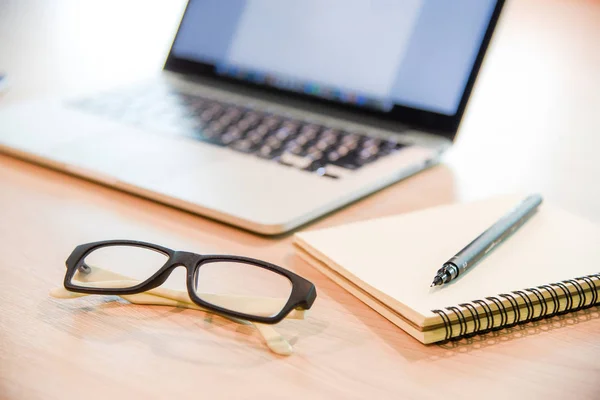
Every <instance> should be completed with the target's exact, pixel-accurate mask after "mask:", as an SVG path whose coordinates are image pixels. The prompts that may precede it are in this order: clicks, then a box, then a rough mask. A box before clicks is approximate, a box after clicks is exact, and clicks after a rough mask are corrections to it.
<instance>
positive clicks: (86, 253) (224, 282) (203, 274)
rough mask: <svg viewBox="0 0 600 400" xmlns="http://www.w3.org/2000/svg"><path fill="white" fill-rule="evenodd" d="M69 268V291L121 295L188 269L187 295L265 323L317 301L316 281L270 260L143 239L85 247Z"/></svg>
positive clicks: (72, 258) (217, 309)
mask: <svg viewBox="0 0 600 400" xmlns="http://www.w3.org/2000/svg"><path fill="white" fill-rule="evenodd" d="M66 264H67V272H66V274H65V280H64V287H65V289H67V290H68V291H71V292H76V293H85V294H103V295H117V296H123V295H134V294H139V293H142V292H148V291H150V290H152V289H155V288H157V287H158V286H161V285H162V284H164V283H165V282H166V281H167V279H169V277H170V276H171V274H172V273H173V272H174V271H175V270H176V269H177V268H178V267H184V268H185V272H186V273H185V277H184V278H183V279H184V280H185V282H186V288H187V294H188V296H189V299H190V300H191V301H192V302H193V303H194V304H196V305H198V306H199V307H201V308H203V309H206V310H209V311H213V312H216V313H218V314H222V315H224V316H227V317H232V318H237V319H242V320H248V321H252V322H258V323H263V324H275V323H277V322H279V321H281V320H282V319H283V318H285V317H286V316H287V315H288V314H290V313H292V312H293V311H294V310H308V309H309V308H310V307H311V306H312V304H313V302H314V301H315V299H316V297H317V292H316V289H315V286H314V285H313V284H312V283H311V282H309V281H307V280H306V279H304V278H302V277H301V276H299V275H296V274H294V273H293V272H291V271H288V270H286V269H284V268H281V267H278V266H276V265H273V264H270V263H268V262H265V261H260V260H256V259H252V258H247V257H238V256H229V255H200V254H195V253H190V252H185V251H174V250H171V249H168V248H165V247H162V246H158V245H155V244H151V243H145V242H138V241H130V240H111V241H102V242H94V243H87V244H82V245H79V246H77V247H76V248H75V249H74V250H73V252H72V253H71V255H70V256H69V258H68V259H67V262H66ZM117 278H119V279H117ZM120 278H123V279H120Z"/></svg>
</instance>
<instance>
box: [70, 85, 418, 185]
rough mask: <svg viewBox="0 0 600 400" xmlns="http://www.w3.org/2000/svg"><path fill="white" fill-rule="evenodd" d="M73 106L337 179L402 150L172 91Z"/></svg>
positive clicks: (119, 94) (90, 100)
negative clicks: (347, 172)
mask: <svg viewBox="0 0 600 400" xmlns="http://www.w3.org/2000/svg"><path fill="white" fill-rule="evenodd" d="M73 105H75V106H76V107H77V108H79V109H83V110H85V111H88V112H92V113H94V114H100V115H103V116H106V117H109V118H111V119H117V120H120V121H122V122H126V123H129V124H133V125H138V126H143V127H147V128H155V129H156V128H164V130H165V131H168V132H172V133H175V134H178V135H185V136H188V137H191V138H193V139H196V140H199V141H202V142H206V143H210V144H213V145H215V146H220V147H227V148H229V149H231V150H233V151H237V152H241V153H246V154H248V155H253V156H256V157H260V158H262V159H266V160H272V161H273V162H277V163H280V164H283V165H287V166H290V167H295V168H299V169H302V170H305V171H309V172H311V173H315V174H317V175H320V176H324V177H329V178H339V177H341V176H343V175H344V173H345V172H346V171H352V170H357V169H359V168H361V167H363V166H365V165H367V164H369V163H372V162H374V161H376V160H378V159H380V158H382V157H385V156H387V155H389V154H391V153H394V152H396V151H398V150H400V149H402V148H403V147H405V146H406V144H401V143H398V142H396V141H393V140H386V139H381V138H376V137H371V136H368V135H365V134H362V133H359V132H350V131H345V130H340V129H335V128H332V127H328V126H325V125H322V124H317V123H313V122H310V121H303V120H300V119H296V118H290V117H286V116H283V115H278V114H273V113H269V112H263V111H259V110H256V109H252V108H249V107H248V106H239V105H235V104H230V103H226V102H222V101H218V100H215V99H210V98H207V97H203V96H197V95H191V94H187V93H181V92H175V91H172V90H171V91H169V92H165V91H164V90H160V91H156V90H155V91H152V90H148V91H146V90H141V91H140V90H137V91H131V92H116V93H112V94H110V93H109V94H103V95H100V96H97V97H92V98H86V99H81V100H78V101H76V102H74V103H73Z"/></svg>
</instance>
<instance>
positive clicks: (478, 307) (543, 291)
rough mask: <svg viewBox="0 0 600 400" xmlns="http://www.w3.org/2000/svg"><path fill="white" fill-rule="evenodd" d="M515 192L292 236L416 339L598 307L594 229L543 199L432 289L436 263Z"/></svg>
mask: <svg viewBox="0 0 600 400" xmlns="http://www.w3.org/2000/svg"><path fill="white" fill-rule="evenodd" d="M522 198H523V197H522V196H503V197H497V198H493V199H488V200H484V201H478V202H473V203H464V204H456V205H448V206H442V207H436V208H432V209H427V210H423V211H418V212H415V213H410V214H403V215H398V216H393V217H385V218H380V219H374V220H369V221H364V222H357V223H353V224H348V225H343V226H338V227H333V228H329V229H322V230H314V231H307V232H300V233H297V234H296V235H295V236H294V243H295V244H296V245H297V247H298V252H299V254H300V255H301V256H302V257H303V258H304V259H306V260H307V261H308V262H309V263H310V264H311V265H313V266H314V267H316V268H317V269H319V270H321V271H322V272H323V273H324V274H325V275H327V276H328V277H330V278H331V279H332V280H334V281H335V282H337V283H338V284H339V285H341V286H342V287H343V288H345V289H346V290H348V291H349V292H350V293H352V294H354V295H355V296H356V297H358V298H359V299H360V300H362V301H363V302H364V303H366V304H367V305H369V306H370V307H371V308H373V309H374V310H375V311H377V312H379V313H380V314H381V315H383V316H384V317H385V318H387V319H389V320H390V321H391V322H393V323H394V324H396V325H397V326H399V327H400V328H402V329H403V330H405V331H406V332H408V333H409V334H410V335H412V336H413V337H415V338H416V339H417V340H419V341H421V342H423V343H434V342H439V341H444V340H448V339H451V338H459V337H463V336H468V335H472V334H477V333H482V332H486V331H489V330H492V329H502V328H504V327H508V326H511V325H514V324H518V323H524V322H528V321H532V320H537V319H541V318H545V317H552V316H555V315H557V314H562V313H567V312H571V311H576V310H579V309H581V308H585V307H591V306H593V305H595V304H598V303H599V302H600V299H599V292H600V274H599V273H598V272H599V271H600V227H598V226H596V225H594V224H593V223H591V222H589V221H587V220H585V219H582V218H580V217H577V216H574V215H571V214H569V213H567V212H565V211H563V210H561V209H559V208H557V207H554V206H552V205H550V204H547V202H544V203H543V204H542V205H541V206H540V207H539V209H538V211H537V212H536V213H535V214H534V215H533V216H532V217H531V218H530V220H529V221H528V222H527V223H526V224H525V225H523V226H522V227H521V228H520V229H519V230H517V231H516V232H515V233H514V234H513V235H512V237H510V238H509V239H508V240H506V241H505V242H504V243H502V244H500V245H499V246H497V248H495V249H494V251H492V252H490V253H489V254H488V255H487V257H486V258H484V259H483V260H482V261H481V262H480V263H479V264H478V265H477V266H475V267H474V268H472V269H470V270H468V271H467V272H466V273H464V274H463V275H461V276H460V277H459V279H457V280H455V281H453V282H452V283H450V284H448V285H444V286H442V287H435V288H430V287H429V286H430V284H431V280H432V278H433V276H434V275H435V272H436V271H437V270H438V268H440V266H441V265H442V264H443V263H444V262H445V261H447V260H448V259H449V258H450V257H452V256H453V255H454V254H455V253H456V252H458V251H459V250H460V249H462V248H463V247H464V246H465V245H466V244H468V243H469V242H471V240H473V239H474V238H475V237H476V236H478V235H479V234H481V233H482V232H483V231H484V230H485V229H487V228H488V227H489V226H490V225H492V224H493V223H494V222H496V221H497V220H498V219H499V218H500V217H501V216H502V215H504V214H505V213H506V212H507V211H508V210H510V209H511V208H512V207H514V206H515V205H516V204H517V203H518V202H519V201H520V200H522Z"/></svg>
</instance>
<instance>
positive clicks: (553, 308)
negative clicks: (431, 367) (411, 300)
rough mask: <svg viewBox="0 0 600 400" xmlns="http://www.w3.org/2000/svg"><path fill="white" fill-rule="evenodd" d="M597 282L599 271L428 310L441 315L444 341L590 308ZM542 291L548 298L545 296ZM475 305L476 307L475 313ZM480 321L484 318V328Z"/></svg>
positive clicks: (599, 289)
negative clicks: (523, 308)
mask: <svg viewBox="0 0 600 400" xmlns="http://www.w3.org/2000/svg"><path fill="white" fill-rule="evenodd" d="M567 285H572V288H574V290H575V292H576V293H573V292H572V290H569V288H568V287H567ZM599 285H600V273H598V274H592V275H588V276H582V277H579V278H575V279H568V280H565V281H562V282H558V283H551V284H549V285H541V286H538V287H534V288H528V289H525V290H516V291H514V292H511V293H510V294H509V293H503V294H500V295H498V296H497V297H496V296H492V297H486V298H485V300H473V301H471V302H468V303H462V304H459V305H458V306H450V307H446V308H445V309H444V310H432V312H434V313H436V314H438V315H439V316H440V317H441V318H442V321H443V323H444V327H445V329H446V335H445V339H444V340H449V339H459V338H461V337H469V336H472V335H475V334H482V333H486V332H489V331H492V330H498V329H503V328H509V327H512V326H515V325H517V324H522V323H526V322H530V321H538V320H540V319H542V318H551V317H554V316H555V315H561V314H566V313H568V312H575V311H579V310H581V309H583V308H588V307H592V306H594V305H596V304H598V303H599V292H600V286H599ZM544 294H546V295H548V296H550V298H546V297H545V295H544ZM575 295H577V297H578V299H579V301H578V302H577V304H575V301H574V298H575ZM565 299H566V304H564V309H561V308H562V307H561V300H563V302H565V301H564V300H565ZM503 300H506V301H508V302H509V303H510V307H509V308H507V307H506V306H505V303H504V302H503ZM519 300H521V301H522V304H521V307H522V306H523V305H524V306H525V308H526V309H527V314H526V315H525V317H524V318H522V314H521V308H520V307H519ZM536 304H540V305H541V307H540V308H541V309H540V311H539V314H538V313H537V312H536V311H535V307H534V305H536ZM477 307H479V308H480V311H479V312H478V311H477ZM510 311H513V312H514V317H513V318H512V319H511V318H510V316H509V312H510ZM495 316H499V318H500V321H498V322H499V324H498V326H496V321H497V320H496V319H495V318H496V317H495ZM482 321H485V327H484V326H483V325H484V324H483V323H482ZM470 322H472V323H473V326H472V329H469V323H470ZM457 324H458V332H456V330H455V329H453V325H454V326H456V325H457Z"/></svg>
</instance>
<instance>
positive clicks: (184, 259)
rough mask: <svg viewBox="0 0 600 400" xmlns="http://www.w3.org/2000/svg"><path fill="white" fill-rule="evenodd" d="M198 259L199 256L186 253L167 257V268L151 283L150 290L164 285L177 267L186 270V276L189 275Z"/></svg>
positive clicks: (175, 253)
mask: <svg viewBox="0 0 600 400" xmlns="http://www.w3.org/2000/svg"><path fill="white" fill-rule="evenodd" d="M200 259H201V256H200V255H198V254H195V253H190V252H187V251H176V252H174V253H173V254H172V255H171V257H169V261H168V264H167V268H165V269H164V270H163V271H162V272H161V274H160V275H158V276H157V277H156V278H155V280H154V281H153V282H152V289H154V288H156V287H158V286H160V285H162V284H163V283H165V282H166V280H167V279H169V276H171V273H172V272H173V271H174V270H175V269H176V268H177V267H184V268H185V269H186V270H187V274H186V275H187V276H189V274H191V273H193V269H192V268H193V267H194V266H195V265H196V264H197V263H198V262H199V261H200Z"/></svg>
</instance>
